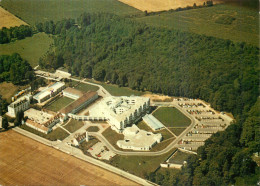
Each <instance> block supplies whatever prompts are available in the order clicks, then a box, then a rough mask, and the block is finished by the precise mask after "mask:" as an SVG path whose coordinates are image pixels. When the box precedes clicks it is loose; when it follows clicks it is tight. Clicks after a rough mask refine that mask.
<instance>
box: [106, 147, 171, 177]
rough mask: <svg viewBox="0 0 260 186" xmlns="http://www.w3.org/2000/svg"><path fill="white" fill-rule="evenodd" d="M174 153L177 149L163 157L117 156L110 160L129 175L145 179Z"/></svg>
mask: <svg viewBox="0 0 260 186" xmlns="http://www.w3.org/2000/svg"><path fill="white" fill-rule="evenodd" d="M173 151H175V149H173V150H172V151H170V152H168V153H165V154H163V155H161V156H120V155H116V156H115V157H113V158H112V159H111V160H110V164H112V165H114V166H115V167H118V168H120V169H122V170H126V171H128V172H129V173H132V174H134V175H137V176H140V177H142V178H145V175H148V174H149V173H151V172H154V171H155V170H156V169H157V168H158V167H159V166H160V163H163V162H164V161H166V160H167V158H169V156H170V155H171V154H172V152H173Z"/></svg>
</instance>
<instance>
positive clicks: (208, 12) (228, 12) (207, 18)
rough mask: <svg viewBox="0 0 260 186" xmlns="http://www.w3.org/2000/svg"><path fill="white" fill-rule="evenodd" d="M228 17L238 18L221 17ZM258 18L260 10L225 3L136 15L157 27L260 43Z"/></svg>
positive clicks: (140, 19) (254, 43)
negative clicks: (150, 14)
mask: <svg viewBox="0 0 260 186" xmlns="http://www.w3.org/2000/svg"><path fill="white" fill-rule="evenodd" d="M228 17H229V18H234V19H235V20H234V21H231V22H226V21H219V20H220V19H222V20H223V19H224V20H225V19H227V18H228ZM258 19H259V14H258V11H255V10H251V9H248V8H245V7H241V6H231V5H223V4H222V5H214V6H213V7H207V8H199V9H193V10H186V11H179V12H165V13H161V14H157V15H152V16H144V17H138V18H136V20H137V21H140V22H144V23H146V24H148V25H152V26H156V27H166V28H171V29H179V30H183V31H189V32H194V33H197V34H205V35H207V36H214V37H218V38H223V39H230V40H232V41H235V42H246V43H250V44H253V45H256V46H258V44H259V43H258V42H259V27H258ZM221 23H222V24H221Z"/></svg>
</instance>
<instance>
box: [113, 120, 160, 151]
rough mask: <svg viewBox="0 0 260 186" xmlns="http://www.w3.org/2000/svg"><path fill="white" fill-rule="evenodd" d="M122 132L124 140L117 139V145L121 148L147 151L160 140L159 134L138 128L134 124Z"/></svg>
mask: <svg viewBox="0 0 260 186" xmlns="http://www.w3.org/2000/svg"><path fill="white" fill-rule="evenodd" d="M123 134H124V140H119V141H117V146H118V147H120V148H122V149H132V150H140V151H148V150H150V149H151V148H152V147H153V146H154V145H155V144H157V143H160V142H161V141H162V135H161V134H153V133H152V132H147V131H145V130H140V129H139V128H138V127H137V126H136V125H132V126H131V127H127V128H125V129H124V131H123Z"/></svg>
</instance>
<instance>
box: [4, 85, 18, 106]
mask: <svg viewBox="0 0 260 186" xmlns="http://www.w3.org/2000/svg"><path fill="white" fill-rule="evenodd" d="M17 91H18V87H17V86H15V85H14V84H12V83H7V82H3V83H0V95H1V96H2V98H4V99H6V100H7V101H8V102H10V101H11V98H12V96H14V94H15V93H16V92H17Z"/></svg>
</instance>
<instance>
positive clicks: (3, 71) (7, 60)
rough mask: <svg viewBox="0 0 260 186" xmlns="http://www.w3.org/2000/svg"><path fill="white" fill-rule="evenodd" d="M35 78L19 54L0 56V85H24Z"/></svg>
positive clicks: (28, 65) (30, 68)
mask: <svg viewBox="0 0 260 186" xmlns="http://www.w3.org/2000/svg"><path fill="white" fill-rule="evenodd" d="M34 78H35V74H34V72H33V69H32V67H31V66H30V64H29V63H28V62H27V61H26V60H24V59H22V58H21V56H20V55H19V54H16V53H15V54H13V55H10V56H9V55H2V56H0V83H1V82H3V81H11V82H12V83H13V84H16V85H18V84H24V83H28V82H29V81H32V80H33V79H34Z"/></svg>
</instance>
